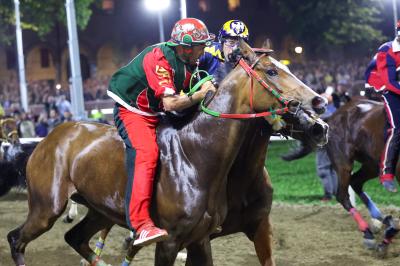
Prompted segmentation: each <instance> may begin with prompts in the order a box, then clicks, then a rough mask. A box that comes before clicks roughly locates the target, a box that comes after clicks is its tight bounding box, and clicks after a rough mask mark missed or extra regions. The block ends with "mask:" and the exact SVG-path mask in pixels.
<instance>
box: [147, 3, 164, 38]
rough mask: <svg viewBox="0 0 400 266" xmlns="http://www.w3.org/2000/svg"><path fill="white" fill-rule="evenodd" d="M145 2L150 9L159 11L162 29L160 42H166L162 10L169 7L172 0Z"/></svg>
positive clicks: (159, 23)
mask: <svg viewBox="0 0 400 266" xmlns="http://www.w3.org/2000/svg"><path fill="white" fill-rule="evenodd" d="M144 4H145V6H146V8H147V9H148V10H150V11H156V12H157V16H158V28H159V31H160V42H164V41H165V37H164V23H163V18H162V11H163V10H164V9H167V8H168V7H169V4H170V0H145V1H144Z"/></svg>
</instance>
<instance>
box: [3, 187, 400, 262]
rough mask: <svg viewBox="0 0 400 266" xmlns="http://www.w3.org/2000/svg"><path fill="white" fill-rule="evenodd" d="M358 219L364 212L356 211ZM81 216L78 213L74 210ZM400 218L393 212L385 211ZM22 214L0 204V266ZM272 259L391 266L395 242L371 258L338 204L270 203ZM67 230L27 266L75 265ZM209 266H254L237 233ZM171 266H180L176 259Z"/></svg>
mask: <svg viewBox="0 0 400 266" xmlns="http://www.w3.org/2000/svg"><path fill="white" fill-rule="evenodd" d="M362 210H363V211H362V212H363V214H365V210H364V209H362ZM80 211H81V214H82V212H83V209H80ZM386 211H387V213H392V214H394V215H395V216H397V217H398V216H399V215H400V211H399V210H394V209H391V210H389V209H386ZM26 213H27V203H26V196H25V195H24V194H16V193H11V194H9V195H8V196H6V197H4V198H2V199H1V200H0V265H1V266H8V265H13V264H12V261H11V258H10V253H9V248H8V243H7V241H6V234H7V232H8V231H10V230H11V229H13V228H15V227H16V226H18V225H19V224H21V223H22V222H23V220H24V219H25V217H26ZM272 221H273V226H274V241H275V248H274V257H275V260H276V264H277V265H278V266H297V265H302V266H317V265H321V266H331V265H332V266H364V265H369V266H389V265H390V266H392V265H393V266H394V265H400V239H397V240H396V241H395V243H394V244H393V245H392V246H391V249H390V252H389V255H388V258H387V259H385V260H380V259H376V258H375V257H374V256H373V255H374V254H373V252H371V251H367V250H365V249H363V247H362V236H361V233H359V232H358V231H357V229H356V225H355V224H354V223H353V221H352V219H351V218H350V217H349V216H348V215H347V214H346V213H345V212H344V211H343V210H342V208H341V207H340V206H338V205H336V206H333V207H332V206H312V205H297V206H293V205H286V204H274V206H273V211H272ZM70 227H71V225H66V224H63V223H62V222H61V221H58V222H57V223H56V224H55V226H54V227H53V228H52V229H51V230H50V231H49V232H47V233H46V234H44V235H42V236H41V237H40V238H39V239H37V240H35V241H33V242H32V243H30V245H29V246H28V247H27V250H26V263H27V265H28V266H44V265H52V266H69V265H74V266H76V265H79V261H80V257H79V256H78V255H77V254H76V253H75V251H73V250H72V249H71V248H70V247H69V246H67V244H66V243H65V242H64V238H63V235H64V232H66V231H67V230H68V228H70ZM125 234H126V231H125V230H123V229H120V228H115V229H114V230H113V231H112V232H111V235H110V237H109V238H108V239H107V242H106V247H105V253H104V254H105V255H104V259H105V261H107V262H108V263H111V264H112V265H120V262H121V261H122V259H123V257H124V254H123V252H121V241H122V239H123V238H124V236H125ZM212 246H213V256H214V262H215V263H214V264H215V265H216V266H227V265H230V266H231V265H246V266H252V265H259V263H258V260H257V257H256V255H255V251H254V249H253V245H252V243H251V242H250V241H248V240H247V238H246V237H245V236H244V235H243V234H236V235H232V236H228V237H225V238H221V239H217V240H214V241H213V242H212ZM153 251H154V248H153V247H148V248H146V249H144V250H142V251H141V252H140V253H139V255H138V257H137V259H135V263H133V264H132V265H135V266H148V265H153ZM175 265H178V266H181V265H184V261H182V260H178V261H177V262H176V263H175Z"/></svg>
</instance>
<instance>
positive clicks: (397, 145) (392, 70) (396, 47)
mask: <svg viewBox="0 0 400 266" xmlns="http://www.w3.org/2000/svg"><path fill="white" fill-rule="evenodd" d="M399 67H400V20H399V21H398V22H397V37H396V38H395V39H394V40H393V41H390V42H387V43H384V44H382V45H381V47H379V49H378V52H377V54H376V55H375V56H374V58H373V60H372V61H371V62H370V63H369V65H368V68H367V70H366V73H365V78H366V81H367V83H368V84H369V85H371V86H372V87H374V88H375V90H377V91H380V92H383V94H382V99H383V102H384V105H385V110H386V115H387V119H388V122H389V127H388V129H387V136H386V144H385V147H384V150H383V152H382V156H381V163H380V175H379V180H380V182H381V183H382V185H383V186H384V187H385V189H386V190H388V191H390V192H397V188H396V185H395V182H394V176H395V172H396V164H397V161H398V158H399V152H400V83H399V79H398V76H397V75H398V72H397V70H398V69H399Z"/></svg>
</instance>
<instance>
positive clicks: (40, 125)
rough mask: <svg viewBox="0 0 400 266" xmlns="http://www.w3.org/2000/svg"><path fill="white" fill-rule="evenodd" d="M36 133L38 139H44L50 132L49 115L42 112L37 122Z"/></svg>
mask: <svg viewBox="0 0 400 266" xmlns="http://www.w3.org/2000/svg"><path fill="white" fill-rule="evenodd" d="M35 132H36V135H37V136H38V137H41V138H44V137H46V136H47V134H48V132H49V125H48V124H47V113H46V112H42V113H41V114H40V115H39V117H38V120H37V123H36V127H35Z"/></svg>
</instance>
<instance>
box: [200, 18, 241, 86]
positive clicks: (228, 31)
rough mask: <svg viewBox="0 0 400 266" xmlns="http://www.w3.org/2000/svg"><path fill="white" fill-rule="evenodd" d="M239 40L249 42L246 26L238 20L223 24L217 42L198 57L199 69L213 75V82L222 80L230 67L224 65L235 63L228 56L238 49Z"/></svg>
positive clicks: (233, 59)
mask: <svg viewBox="0 0 400 266" xmlns="http://www.w3.org/2000/svg"><path fill="white" fill-rule="evenodd" d="M239 39H243V40H245V41H246V42H248V41H249V30H248V28H247V26H246V25H245V24H244V23H243V22H242V21H240V20H229V21H227V22H225V23H224V25H223V26H222V28H221V30H220V31H219V34H218V41H219V42H214V43H213V45H212V46H210V47H206V49H205V50H204V55H203V56H202V57H200V63H199V69H201V70H205V71H207V72H208V73H209V74H210V75H214V81H215V82H216V81H220V80H222V79H223V78H224V77H225V76H226V75H227V74H228V72H229V71H230V70H231V67H232V66H231V65H230V64H224V63H226V62H235V58H232V57H231V56H230V55H231V54H232V52H233V51H234V50H235V49H236V48H238V47H239ZM226 65H227V66H226ZM222 66H225V67H222ZM226 67H227V68H228V69H226Z"/></svg>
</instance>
